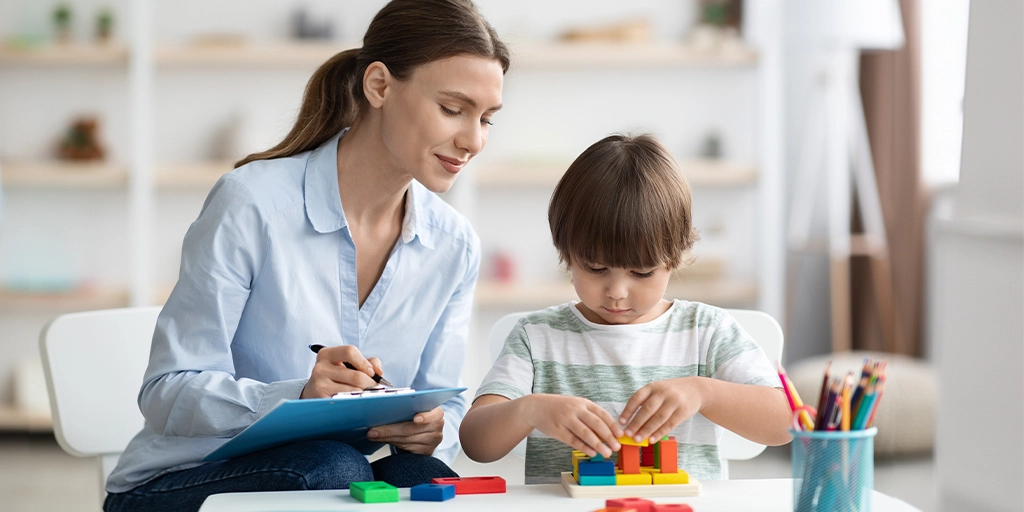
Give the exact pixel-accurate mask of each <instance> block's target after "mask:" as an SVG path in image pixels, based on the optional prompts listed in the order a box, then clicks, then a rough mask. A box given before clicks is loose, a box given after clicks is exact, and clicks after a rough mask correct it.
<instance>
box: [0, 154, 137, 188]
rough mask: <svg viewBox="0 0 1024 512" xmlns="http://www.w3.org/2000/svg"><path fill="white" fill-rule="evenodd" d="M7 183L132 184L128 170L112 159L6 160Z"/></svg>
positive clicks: (0, 170) (1, 170)
mask: <svg viewBox="0 0 1024 512" xmlns="http://www.w3.org/2000/svg"><path fill="white" fill-rule="evenodd" d="M0 177H2V178H3V184H4V186H9V187H40V188H64V187H66V188H111V187H122V186H124V185H125V184H126V183H128V169H127V167H126V166H124V165H120V164H115V163H109V162H81V163H79V162H65V161H60V160H50V161H38V162H4V163H3V164H2V165H0Z"/></svg>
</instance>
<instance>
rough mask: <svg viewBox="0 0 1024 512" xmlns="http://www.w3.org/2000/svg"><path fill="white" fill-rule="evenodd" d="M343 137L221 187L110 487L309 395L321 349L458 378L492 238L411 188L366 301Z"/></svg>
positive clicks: (191, 233)
mask: <svg viewBox="0 0 1024 512" xmlns="http://www.w3.org/2000/svg"><path fill="white" fill-rule="evenodd" d="M339 137H340V136H336V137H334V138H333V139H331V140H330V141H328V142H327V143H325V144H324V145H323V146H321V147H320V148H318V149H316V150H313V151H309V152H305V153H301V154H298V155H295V156H292V157H288V158H281V159H275V160H259V161H255V162H252V163H249V164H247V165H244V166H242V167H239V168H238V169H235V170H234V171H232V172H229V173H227V174H226V175H224V177H222V178H221V179H220V180H219V181H218V182H217V184H216V185H215V186H214V187H213V190H212V191H211V192H210V195H209V196H208V197H207V199H206V203H205V204H204V205H203V209H202V211H201V212H200V214H199V217H198V218H197V219H196V221H195V222H194V223H193V224H192V226H191V227H190V228H189V230H188V232H187V233H186V235H185V240H184V243H183V247H182V256H181V272H180V277H179V279H178V283H177V285H176V286H175V287H174V291H173V292H172V293H171V295H170V297H169V298H168V299H167V304H166V305H165V306H164V308H163V311H162V312H161V313H160V317H159V319H158V320H157V325H156V332H155V333H154V335H153V345H152V349H151V352H150V359H149V368H148V369H147V370H146V376H145V380H144V383H143V386H142V390H141V392H140V393H139V407H140V408H141V409H142V414H143V415H144V416H145V418H146V426H145V427H144V428H143V429H142V431H141V432H139V434H138V435H137V436H135V438H134V439H133V440H132V441H131V443H130V444H129V445H128V447H127V449H126V450H125V452H124V453H123V454H122V456H121V459H120V460H119V461H118V465H117V467H116V468H115V469H114V472H113V473H112V474H111V476H110V478H109V480H108V481H107V491H108V492H112V493H116V492H124V491H127V490H129V489H132V488H133V487H136V486H138V485H140V484H141V483H144V482H146V481H147V480H150V479H152V478H154V477H156V476H159V475H161V474H163V473H166V472H168V471H174V470H180V469H186V468H189V467H194V466H198V465H200V464H201V462H200V460H201V459H202V458H203V457H204V456H205V455H206V454H207V453H209V452H210V451H212V450H214V449H216V448H217V447H219V446H220V445H222V444H223V443H224V442H226V441H227V439H228V438H230V437H231V436H233V435H235V434H237V433H238V432H240V431H242V430H243V429H244V428H246V427H247V426H249V425H251V424H252V423H253V422H254V421H256V420H257V419H259V418H260V417H262V416H263V415H265V414H266V413H267V412H269V411H270V410H271V409H272V408H273V407H274V406H275V405H277V404H278V403H279V402H280V401H281V400H283V399H297V398H299V394H300V393H301V392H302V388H303V387H304V386H305V384H306V381H307V380H308V379H309V376H310V373H311V372H312V369H313V364H314V362H315V361H316V356H315V354H313V353H312V352H310V350H309V348H308V345H309V344H311V343H319V344H323V345H328V346H331V345H340V344H349V345H355V346H356V347H358V348H359V350H360V351H361V352H362V353H363V354H364V355H366V356H367V357H371V356H377V357H379V358H380V359H381V361H382V364H383V367H384V374H385V376H386V377H387V378H388V380H390V381H391V382H392V383H393V384H395V385H396V386H410V387H413V388H415V389H432V388H442V387H456V386H461V385H462V382H461V373H462V364H463V359H464V355H465V347H466V337H467V335H468V330H469V320H470V313H471V309H472V303H473V289H474V287H475V285H476V279H477V275H478V273H479V268H480V241H479V239H478V238H477V235H476V233H475V232H474V231H473V229H472V227H471V226H470V224H469V222H468V221H467V220H466V219H465V218H464V217H463V216H462V215H460V214H458V213H457V212H456V211H455V210H454V209H453V208H451V207H450V206H449V205H447V204H446V203H445V202H444V201H442V200H441V199H440V198H439V197H437V196H436V195H435V194H433V193H431V192H430V191H428V190H427V189H426V188H424V187H423V186H422V185H420V184H419V183H417V182H415V181H413V182H412V184H411V185H410V187H409V191H408V194H407V195H406V210H405V220H404V223H403V226H402V234H401V238H400V239H399V240H398V243H397V244H396V245H395V247H394V249H393V250H392V251H391V255H390V256H389V257H388V261H387V264H386V266H385V267H384V273H383V274H382V275H381V276H380V279H379V280H378V281H377V284H376V286H374V288H373V290H372V291H371V292H370V295H369V296H368V297H367V298H366V301H365V302H364V303H363V306H362V307H359V297H358V287H357V286H356V252H355V244H354V242H353V240H352V235H351V233H350V232H349V229H348V222H347V221H346V219H345V214H344V211H343V210H342V207H341V198H340V195H339V192H338V176H337V149H338V139H339ZM442 407H443V408H444V412H445V426H444V440H443V441H442V442H441V444H440V445H439V446H438V447H437V450H436V451H435V452H434V456H435V457H438V458H439V459H441V460H443V461H445V462H447V463H449V464H450V463H451V461H452V459H454V457H455V455H456V453H457V452H458V449H459V442H458V441H459V425H460V423H461V422H462V417H463V416H464V415H465V412H466V400H465V398H464V397H461V396H459V397H456V398H453V399H452V400H449V401H448V402H447V403H445V404H444V405H443V406H442Z"/></svg>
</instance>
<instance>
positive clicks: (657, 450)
mask: <svg viewBox="0 0 1024 512" xmlns="http://www.w3.org/2000/svg"><path fill="white" fill-rule="evenodd" d="M661 441H664V439H662V440H661ZM661 441H658V442H657V443H654V469H661Z"/></svg>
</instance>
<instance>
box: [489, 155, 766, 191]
mask: <svg viewBox="0 0 1024 512" xmlns="http://www.w3.org/2000/svg"><path fill="white" fill-rule="evenodd" d="M569 163H570V162H557V161H533V162H530V161H523V162H519V163H515V162H505V163H499V164H495V165H488V166H485V167H484V168H483V169H481V170H480V172H479V173H478V174H477V175H476V182H477V184H478V185H480V186H483V187H554V186H555V185H556V184H557V183H558V180H559V179H560V178H561V177H562V174H563V173H565V170H566V169H568V168H569ZM679 167H680V169H681V170H682V171H683V175H684V176H686V179H687V181H688V182H689V183H690V185H691V186H694V187H739V186H747V185H753V184H754V183H756V182H757V169H756V168H755V167H754V166H753V165H750V164H742V163H738V162H730V161H726V160H683V161H680V162H679Z"/></svg>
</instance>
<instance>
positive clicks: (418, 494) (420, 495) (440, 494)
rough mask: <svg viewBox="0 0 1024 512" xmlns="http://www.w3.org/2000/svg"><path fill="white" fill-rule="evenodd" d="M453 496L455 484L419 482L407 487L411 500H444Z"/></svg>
mask: <svg viewBox="0 0 1024 512" xmlns="http://www.w3.org/2000/svg"><path fill="white" fill-rule="evenodd" d="M454 497H455V486H454V485H451V484H420V485H415V486H413V487H411V488H410V489H409V499H411V500H412V501H445V500H450V499H452V498H454Z"/></svg>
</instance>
